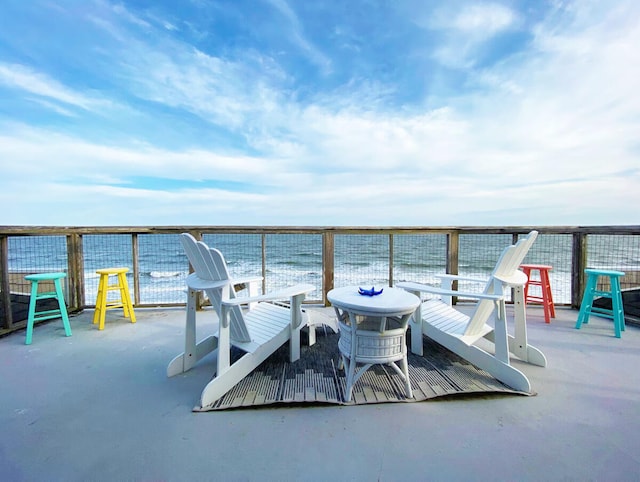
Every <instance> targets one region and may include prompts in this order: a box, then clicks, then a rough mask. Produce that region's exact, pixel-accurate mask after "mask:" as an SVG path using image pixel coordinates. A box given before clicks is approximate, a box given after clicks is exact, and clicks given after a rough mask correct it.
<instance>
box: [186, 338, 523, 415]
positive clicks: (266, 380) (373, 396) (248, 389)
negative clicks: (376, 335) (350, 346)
mask: <svg viewBox="0 0 640 482" xmlns="http://www.w3.org/2000/svg"><path fill="white" fill-rule="evenodd" d="M338 337H339V335H337V334H334V333H333V332H332V331H331V330H326V332H325V330H324V329H318V330H317V342H316V344H315V345H313V346H311V347H309V346H306V344H303V345H302V347H301V357H300V360H298V361H297V362H295V363H290V362H289V345H288V344H287V343H285V344H284V345H283V346H282V347H281V348H280V349H279V350H278V351H276V352H275V353H274V354H273V355H272V356H271V357H269V358H268V359H267V360H266V361H265V362H264V363H262V364H261V365H260V366H259V367H258V368H256V369H255V370H254V371H253V372H251V374H249V375H248V376H247V377H246V378H244V379H243V380H242V381H241V382H240V383H238V384H237V385H236V386H235V387H234V388H233V389H232V390H230V391H229V392H228V393H227V394H226V395H224V396H223V397H222V398H221V399H219V400H218V401H217V402H216V403H214V404H213V405H212V406H208V407H203V408H200V407H196V408H195V409H194V411H210V410H225V409H229V408H239V407H256V406H262V405H274V404H298V405H299V404H305V403H309V404H312V403H315V404H337V405H362V404H369V403H387V402H421V401H425V400H429V399H434V398H438V397H450V396H456V395H470V394H484V395H487V394H500V393H502V394H521V395H531V394H529V393H526V392H519V391H516V390H513V389H511V388H509V387H508V386H506V385H504V384H502V383H501V382H499V381H498V380H496V379H495V378H493V377H492V376H491V375H489V374H488V373H487V372H485V371H483V370H480V369H479V368H476V367H475V366H473V365H471V364H470V363H468V362H467V361H466V360H464V359H462V358H460V357H459V356H458V355H456V354H455V353H452V352H451V351H449V350H447V349H446V348H444V347H442V346H441V345H439V344H438V343H436V342H434V341H432V340H430V339H429V338H427V337H423V343H424V356H417V355H413V354H412V353H409V357H408V360H409V378H410V379H411V387H412V389H413V396H414V398H413V399H407V397H406V395H405V391H404V384H403V382H402V380H401V379H400V377H399V376H398V375H397V374H396V372H395V371H394V370H393V369H392V368H390V367H387V366H384V365H374V366H372V367H371V368H369V370H367V371H366V372H365V373H364V374H363V375H362V376H361V377H360V379H359V380H358V381H357V382H356V384H355V385H354V387H353V392H352V397H351V402H345V387H346V378H345V373H344V370H338V364H339V360H340V357H339V351H338ZM304 338H305V337H303V340H302V341H303V342H306V340H305V339H304Z"/></svg>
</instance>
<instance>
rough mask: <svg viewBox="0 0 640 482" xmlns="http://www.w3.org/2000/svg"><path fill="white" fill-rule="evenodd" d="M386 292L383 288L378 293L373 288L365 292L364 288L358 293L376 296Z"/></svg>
mask: <svg viewBox="0 0 640 482" xmlns="http://www.w3.org/2000/svg"><path fill="white" fill-rule="evenodd" d="M383 291H384V290H383V289H382V288H381V289H380V291H376V289H375V288H374V287H373V286H372V287H371V289H370V290H364V289H362V288H358V293H360V294H361V295H364V296H376V295H379V294H380V293H382V292H383Z"/></svg>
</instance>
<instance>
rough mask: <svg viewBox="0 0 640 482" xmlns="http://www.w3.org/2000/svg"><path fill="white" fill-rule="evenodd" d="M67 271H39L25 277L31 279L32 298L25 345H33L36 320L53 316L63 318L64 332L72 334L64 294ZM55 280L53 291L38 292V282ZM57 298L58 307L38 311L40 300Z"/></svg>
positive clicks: (68, 334)
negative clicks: (62, 281) (63, 286)
mask: <svg viewBox="0 0 640 482" xmlns="http://www.w3.org/2000/svg"><path fill="white" fill-rule="evenodd" d="M65 276H67V275H66V274H65V273H38V274H30V275H27V276H25V277H24V279H26V280H27V281H31V298H30V300H29V315H28V318H27V339H26V340H25V342H24V343H25V345H31V340H32V337H33V325H34V323H35V322H36V321H41V320H50V319H52V318H62V324H63V326H64V334H65V335H66V336H71V326H70V325H69V316H68V315H67V305H66V304H65V302H64V295H63V294H62V283H61V282H60V280H62V279H63V278H64V277H65ZM45 282H49V283H51V282H53V288H54V290H53V291H47V292H43V293H38V291H39V290H38V283H45ZM46 299H55V300H56V301H57V302H58V308H57V309H51V310H44V311H36V305H37V303H38V300H46Z"/></svg>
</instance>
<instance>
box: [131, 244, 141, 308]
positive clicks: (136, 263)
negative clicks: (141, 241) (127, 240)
mask: <svg viewBox="0 0 640 482" xmlns="http://www.w3.org/2000/svg"><path fill="white" fill-rule="evenodd" d="M131 258H132V260H133V306H138V305H139V304H140V250H139V246H138V234H137V233H133V234H132V235H131Z"/></svg>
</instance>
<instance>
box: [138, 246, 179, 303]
mask: <svg viewBox="0 0 640 482" xmlns="http://www.w3.org/2000/svg"><path fill="white" fill-rule="evenodd" d="M138 269H139V274H138V275H139V287H140V288H139V289H140V293H139V296H140V303H141V304H156V303H157V304H172V303H185V300H186V293H185V291H186V285H185V280H186V278H187V276H188V274H189V260H188V259H187V255H186V254H185V252H184V249H183V248H182V244H181V243H180V236H179V235H177V234H140V235H138Z"/></svg>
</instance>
